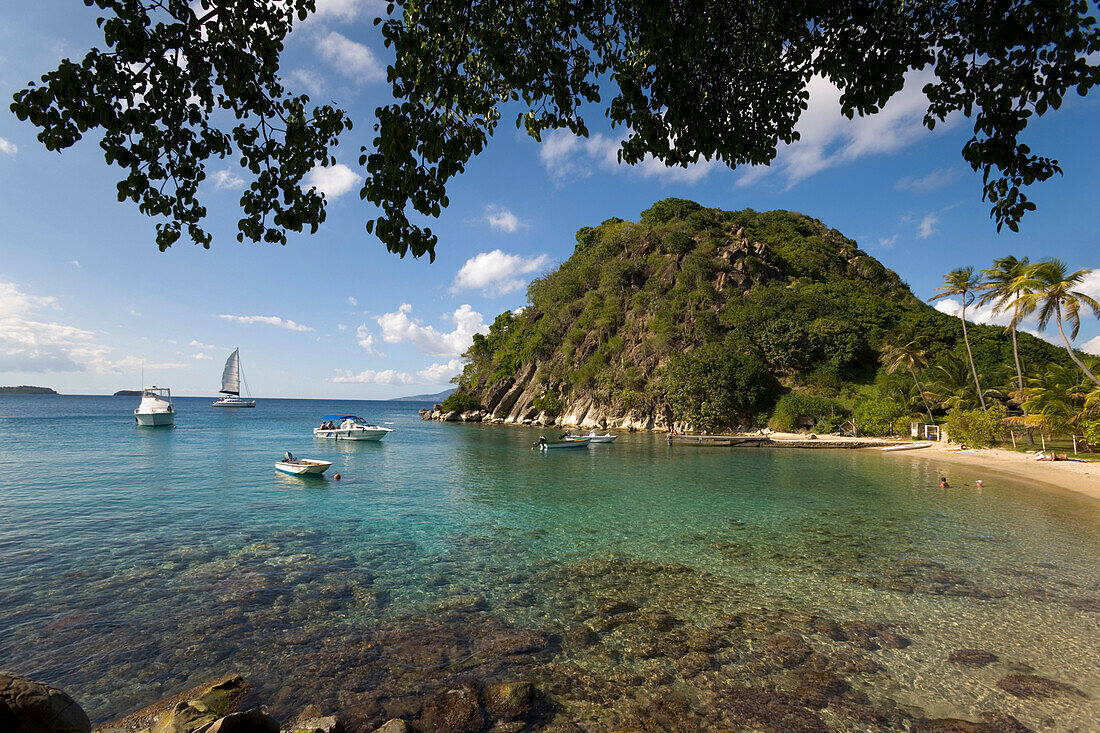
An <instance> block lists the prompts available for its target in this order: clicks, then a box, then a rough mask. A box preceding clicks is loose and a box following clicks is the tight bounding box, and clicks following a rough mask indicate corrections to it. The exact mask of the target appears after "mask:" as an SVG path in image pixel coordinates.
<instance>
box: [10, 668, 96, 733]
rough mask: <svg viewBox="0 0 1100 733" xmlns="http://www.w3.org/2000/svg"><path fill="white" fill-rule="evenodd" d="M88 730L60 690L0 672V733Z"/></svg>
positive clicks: (89, 726)
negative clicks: (0, 732) (4, 732)
mask: <svg viewBox="0 0 1100 733" xmlns="http://www.w3.org/2000/svg"><path fill="white" fill-rule="evenodd" d="M91 729H92V723H91V721H90V720H88V716H87V714H86V713H85V712H84V710H83V709H81V707H80V706H79V705H77V704H76V701H75V700H73V699H72V698H71V697H69V696H68V695H66V694H65V693H64V692H62V691H61V690H59V689H57V688H56V687H52V686H50V685H47V684H46V683H44V682H35V681H34V680H29V679H27V678H26V677H20V676H19V675H17V674H13V673H11V672H0V731H18V732H19V733H89V731H91Z"/></svg>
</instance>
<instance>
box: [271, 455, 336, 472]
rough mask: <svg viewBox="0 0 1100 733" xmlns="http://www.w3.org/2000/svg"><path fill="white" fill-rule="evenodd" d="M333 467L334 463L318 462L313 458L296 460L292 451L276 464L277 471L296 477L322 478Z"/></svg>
mask: <svg viewBox="0 0 1100 733" xmlns="http://www.w3.org/2000/svg"><path fill="white" fill-rule="evenodd" d="M331 467H332V461H318V460H314V459H312V458H295V457H294V454H293V453H291V452H290V451H287V452H286V455H285V456H283V460H281V461H276V462H275V470H276V471H282V472H283V473H289V474H293V475H295V476H320V475H321V474H323V473H324V472H325V471H327V470H329V468H331Z"/></svg>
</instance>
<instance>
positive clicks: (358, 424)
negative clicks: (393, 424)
mask: <svg viewBox="0 0 1100 733" xmlns="http://www.w3.org/2000/svg"><path fill="white" fill-rule="evenodd" d="M392 432H393V428H385V427H382V426H380V425H373V424H371V423H368V422H366V421H364V420H363V418H361V417H356V416H355V415H325V416H324V417H323V418H321V427H319V428H314V429H313V437H315V438H327V439H330V440H382V438H384V437H386V435H387V434H389V433H392Z"/></svg>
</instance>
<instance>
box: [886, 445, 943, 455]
mask: <svg viewBox="0 0 1100 733" xmlns="http://www.w3.org/2000/svg"><path fill="white" fill-rule="evenodd" d="M930 445H932V444H931V443H900V444H898V445H888V446H886V447H885V448H883V449H882V452H883V453H889V452H891V451H899V450H916V449H917V448H927V447H929V446H930Z"/></svg>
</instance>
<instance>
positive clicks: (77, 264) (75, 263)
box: [69, 260, 80, 270]
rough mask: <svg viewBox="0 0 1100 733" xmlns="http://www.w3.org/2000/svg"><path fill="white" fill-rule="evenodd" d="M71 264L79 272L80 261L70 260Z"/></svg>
mask: <svg viewBox="0 0 1100 733" xmlns="http://www.w3.org/2000/svg"><path fill="white" fill-rule="evenodd" d="M69 264H70V265H72V266H73V267H75V268H76V269H78V270H79V269H80V260H69Z"/></svg>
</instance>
